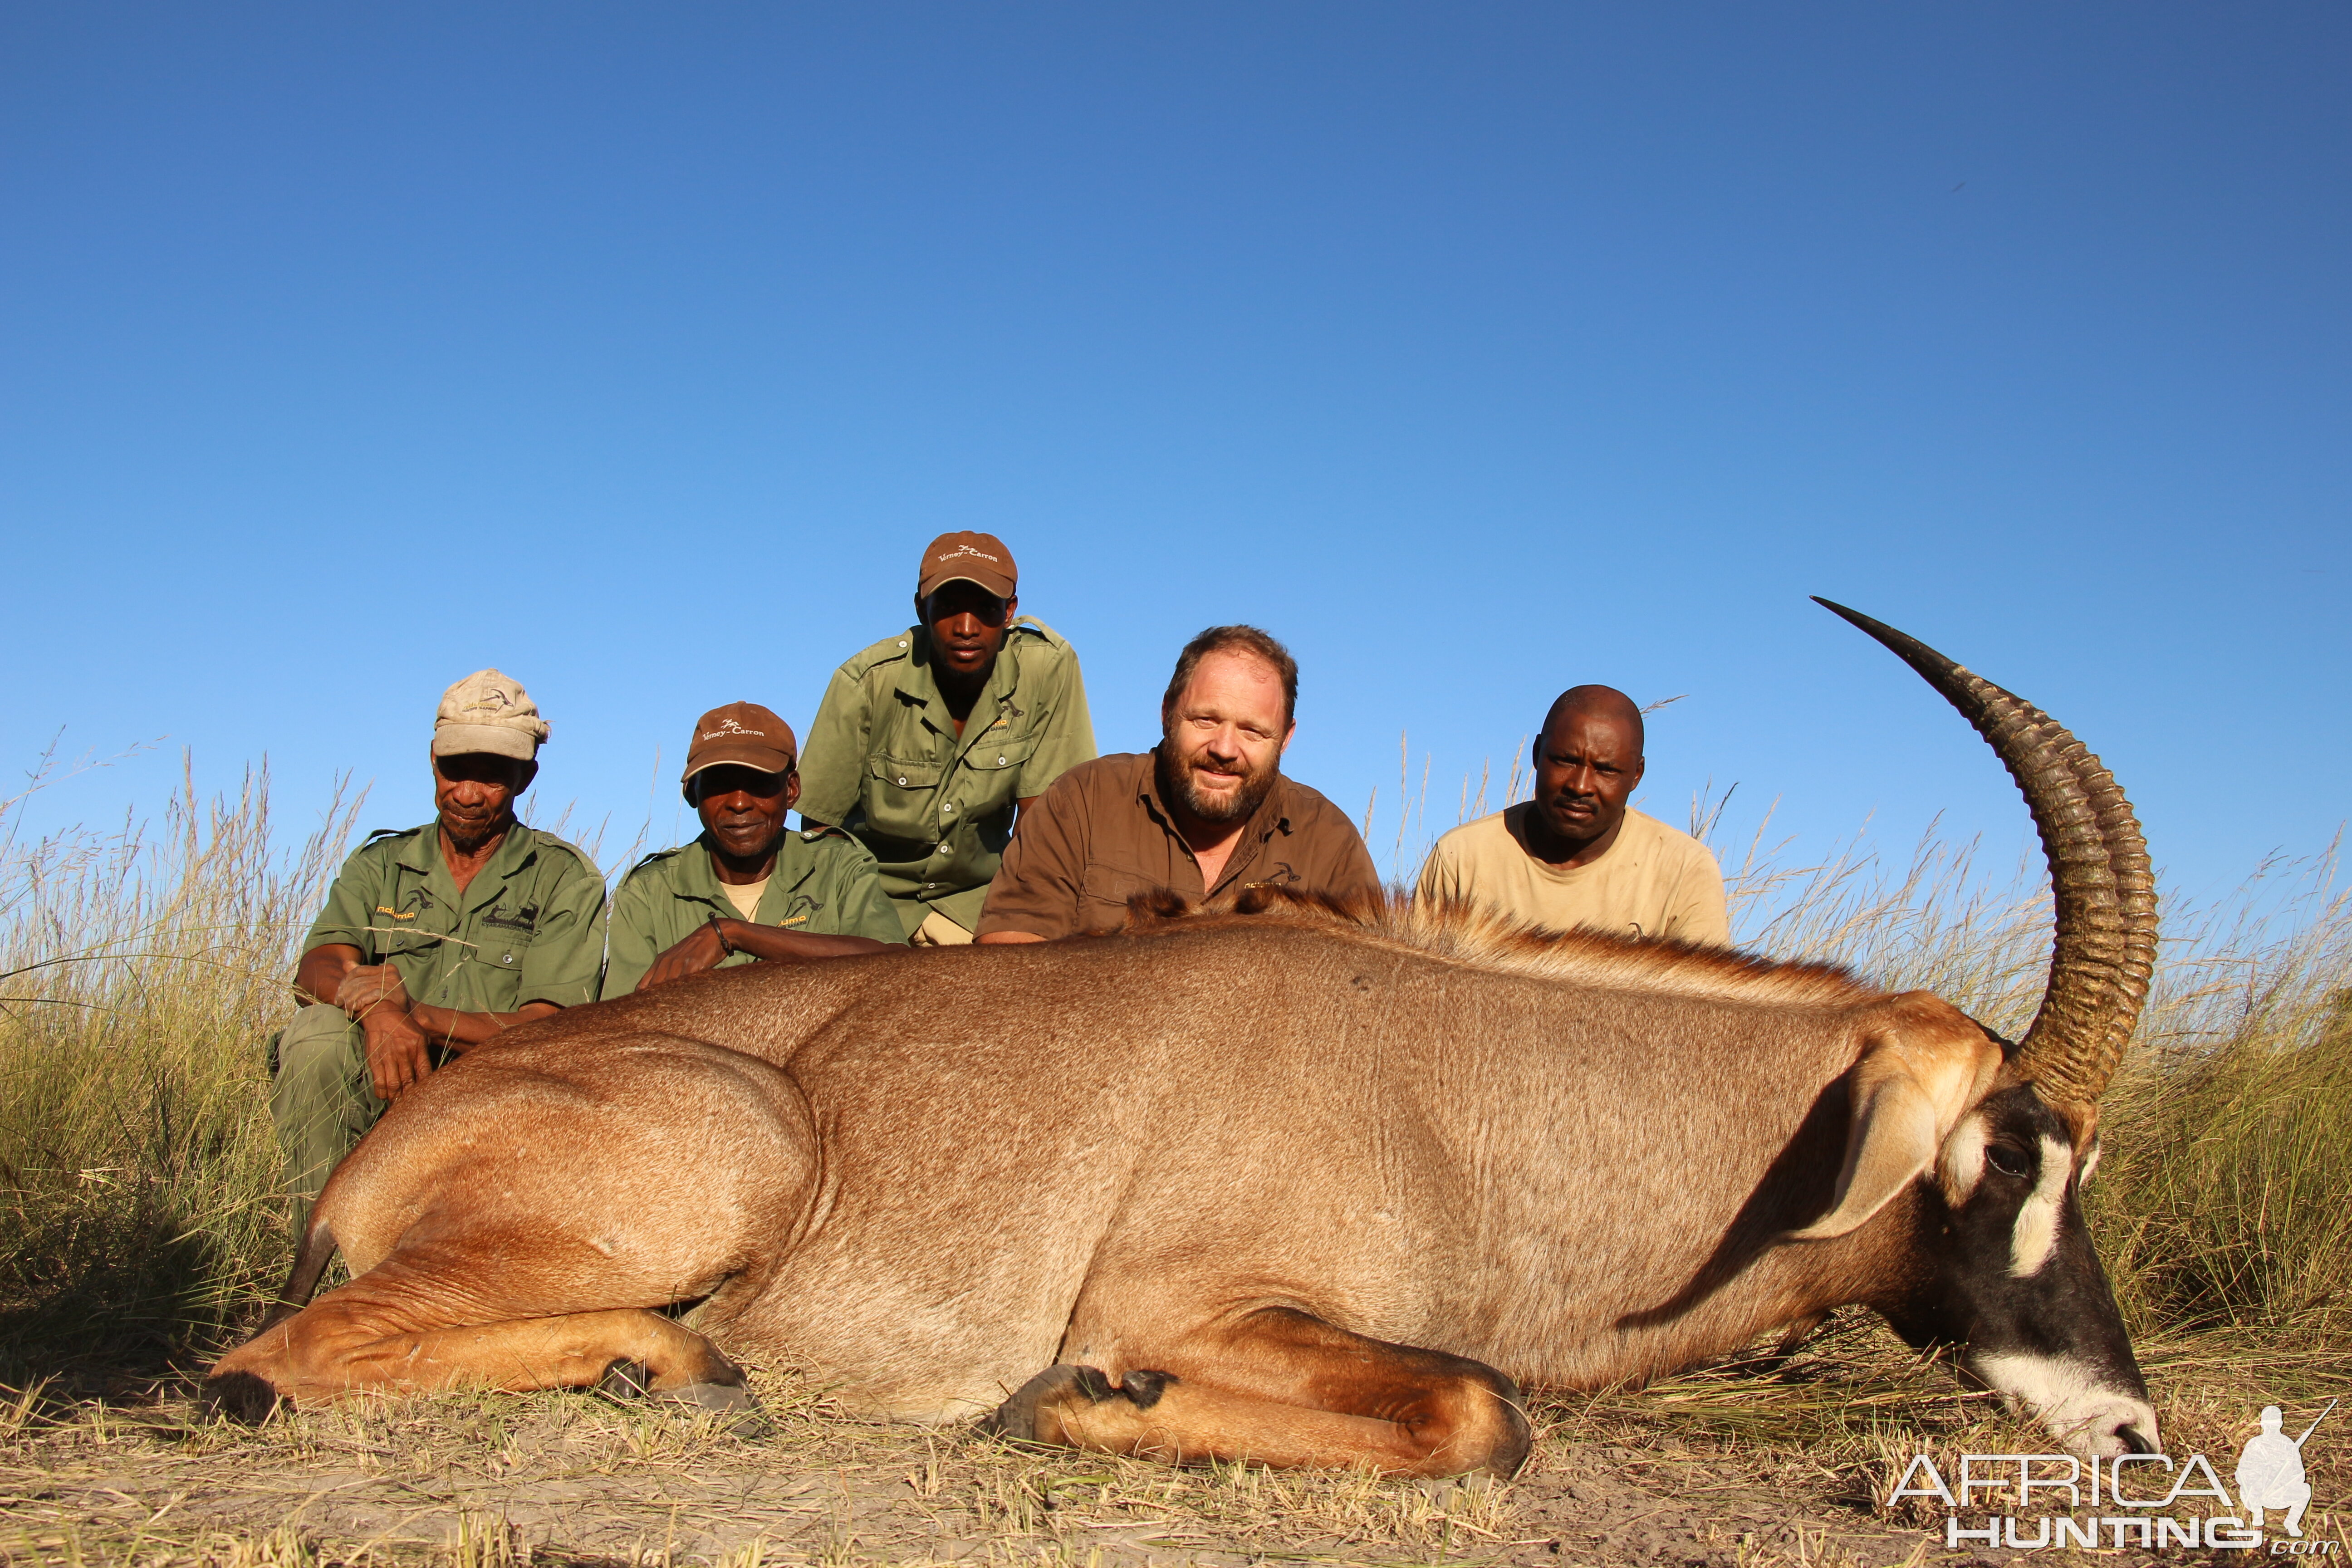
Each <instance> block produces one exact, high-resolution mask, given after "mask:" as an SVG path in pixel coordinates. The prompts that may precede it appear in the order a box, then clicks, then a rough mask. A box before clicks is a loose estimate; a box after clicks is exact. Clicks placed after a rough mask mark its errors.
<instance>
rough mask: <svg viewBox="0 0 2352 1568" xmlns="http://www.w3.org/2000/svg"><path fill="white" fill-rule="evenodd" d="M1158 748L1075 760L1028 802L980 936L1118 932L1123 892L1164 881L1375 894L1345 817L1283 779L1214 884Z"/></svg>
mask: <svg viewBox="0 0 2352 1568" xmlns="http://www.w3.org/2000/svg"><path fill="white" fill-rule="evenodd" d="M1158 756H1159V753H1158V752H1131V753H1129V754H1126V755H1122V756H1109V757H1103V758H1101V759H1099V760H1097V761H1095V762H1091V763H1085V764H1084V765H1082V766H1079V767H1075V768H1072V769H1071V770H1070V771H1069V772H1068V773H1065V774H1063V775H1062V778H1061V780H1060V782H1059V783H1057V784H1055V785H1054V787H1053V788H1052V789H1049V790H1047V791H1046V792H1045V799H1043V800H1041V801H1039V802H1038V803H1037V804H1036V805H1033V806H1031V807H1030V808H1029V810H1028V812H1027V814H1026V815H1024V816H1023V817H1022V819H1021V831H1020V832H1019V833H1018V834H1016V835H1015V836H1014V837H1013V846H1012V847H1011V848H1009V849H1007V850H1006V851H1005V852H1004V869H1003V870H1002V871H1000V872H998V873H997V877H996V881H995V884H994V885H993V886H992V887H991V888H990V889H989V890H988V907H987V909H986V910H984V911H982V915H981V917H980V934H982V935H983V936H985V935H987V934H988V933H989V932H991V931H1027V932H1029V933H1030V934H1031V935H1033V936H1043V937H1056V936H1068V935H1071V934H1072V933H1073V932H1076V931H1112V930H1116V929H1117V928H1118V925H1119V923H1120V922H1121V921H1124V920H1126V918H1127V900H1129V898H1130V897H1131V896H1133V895H1134V894H1137V893H1146V892H1150V891H1152V890H1153V889H1160V888H1166V889H1171V890H1172V891H1174V892H1178V893H1181V894H1182V895H1183V896H1184V897H1186V898H1188V899H1191V900H1194V901H1195V902H1198V901H1199V900H1202V899H1204V898H1207V897H1209V896H1210V895H1211V894H1213V893H1219V892H1223V890H1224V889H1228V888H1236V887H1248V886H1251V885H1254V884H1257V883H1271V884H1273V885H1274V886H1276V887H1283V888H1295V889H1298V890H1299V891H1301V892H1314V893H1329V894H1331V895H1333V896H1334V897H1337V898H1343V899H1346V898H1359V897H1378V896H1379V894H1380V891H1381V876H1380V873H1379V872H1378V871H1376V870H1374V869H1373V868H1372V857H1371V852H1370V850H1368V849H1366V848H1365V847H1364V840H1363V838H1362V837H1361V836H1360V835H1359V834H1358V833H1357V832H1356V825H1355V824H1354V823H1352V822H1350V821H1349V820H1348V816H1347V813H1345V812H1343V811H1341V810H1340V809H1339V807H1338V806H1336V805H1332V804H1331V803H1330V802H1329V801H1328V800H1326V799H1324V798H1323V797H1322V796H1321V795H1318V794H1316V793H1315V791H1313V790H1311V789H1308V788H1307V786H1306V785H1305V784H1299V783H1297V781H1295V780H1292V779H1289V778H1277V779H1276V780H1275V784H1274V788H1273V789H1272V790H1271V791H1269V792H1268V793H1267V795H1266V797H1265V800H1263V801H1261V802H1259V803H1258V808H1257V811H1256V812H1255V814H1254V815H1253V816H1251V817H1250V819H1249V822H1248V823H1247V824H1246V825H1245V826H1244V827H1243V828H1242V836H1241V841H1240V842H1239V843H1237V844H1235V845H1234V849H1233V855H1232V857H1231V858H1228V859H1227V860H1226V861H1225V867H1224V870H1223V873H1222V874H1221V875H1220V876H1219V877H1218V879H1217V885H1216V886H1215V887H1213V888H1209V887H1204V886H1202V878H1201V863H1200V862H1199V861H1198V860H1196V859H1194V858H1192V847H1191V846H1190V845H1188V844H1186V843H1185V842H1184V838H1183V836H1182V835H1181V834H1180V833H1178V832H1177V831H1176V826H1175V822H1174V819H1173V818H1172V817H1171V816H1169V813H1168V807H1167V805H1165V804H1164V803H1163V802H1162V801H1161V799H1160V779H1159V772H1158V769H1157V767H1156V766H1155V765H1154V764H1155V761H1156V759H1157V758H1158Z"/></svg>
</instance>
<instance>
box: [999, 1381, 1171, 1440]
mask: <svg viewBox="0 0 2352 1568" xmlns="http://www.w3.org/2000/svg"><path fill="white" fill-rule="evenodd" d="M1175 1381H1176V1376H1175V1374H1174V1373H1166V1372H1145V1371H1140V1370H1139V1371H1135V1372H1130V1373H1128V1374H1127V1375H1126V1376H1124V1377H1122V1378H1121V1379H1119V1384H1120V1385H1119V1386H1118V1387H1117V1388H1114V1387H1112V1386H1111V1382H1110V1379H1108V1377H1105V1376H1104V1375H1103V1374H1102V1373H1100V1372H1099V1371H1097V1369H1096V1368H1094V1367H1090V1366H1067V1365H1065V1366H1049V1367H1047V1368H1046V1369H1045V1371H1043V1372H1041V1373H1038V1374H1037V1375H1036V1376H1034V1377H1033V1378H1031V1379H1030V1380H1029V1381H1028V1382H1026V1383H1024V1384H1022V1385H1021V1386H1020V1387H1019V1388H1017V1389H1015V1390H1014V1391H1013V1397H1012V1398H1010V1399H1008V1400H1006V1401H1005V1402H1004V1403H1003V1404H1002V1405H998V1406H997V1407H996V1409H995V1410H994V1411H993V1412H992V1413H991V1414H990V1415H988V1416H987V1417H986V1418H985V1419H983V1420H982V1422H981V1424H980V1429H981V1430H982V1431H983V1432H990V1433H993V1434H994V1435H996V1436H1000V1437H1010V1438H1012V1439H1013V1440H1014V1441H1015V1442H1020V1443H1054V1442H1060V1441H1063V1440H1064V1437H1063V1434H1064V1431H1065V1430H1066V1429H1065V1427H1064V1426H1063V1424H1062V1421H1061V1416H1062V1415H1063V1413H1064V1412H1075V1411H1079V1410H1085V1409H1087V1408H1089V1407H1090V1406H1093V1405H1100V1404H1101V1403H1102V1402H1103V1401H1104V1400H1106V1399H1125V1400H1127V1401H1128V1402H1129V1403H1130V1404H1132V1405H1134V1406H1135V1407H1136V1408H1137V1409H1139V1410H1149V1409H1150V1408H1151V1407H1152V1406H1153V1405H1157V1404H1159V1403H1160V1394H1163V1393H1165V1392H1166V1391H1167V1388H1168V1385H1169V1384H1171V1383H1174V1382H1175Z"/></svg>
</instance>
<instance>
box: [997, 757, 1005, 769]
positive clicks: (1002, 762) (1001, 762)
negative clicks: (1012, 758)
mask: <svg viewBox="0 0 2352 1568" xmlns="http://www.w3.org/2000/svg"><path fill="white" fill-rule="evenodd" d="M996 765H997V766H998V767H1000V768H1001V767H1003V765H1004V759H1003V757H999V758H997V759H996Z"/></svg>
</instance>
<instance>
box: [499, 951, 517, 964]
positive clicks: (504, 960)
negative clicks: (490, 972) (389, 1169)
mask: <svg viewBox="0 0 2352 1568" xmlns="http://www.w3.org/2000/svg"><path fill="white" fill-rule="evenodd" d="M513 962H514V954H513V953H511V952H509V953H508V954H507V955H506V956H505V957H504V958H501V959H499V963H513Z"/></svg>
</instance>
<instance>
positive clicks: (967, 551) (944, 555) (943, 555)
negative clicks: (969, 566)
mask: <svg viewBox="0 0 2352 1568" xmlns="http://www.w3.org/2000/svg"><path fill="white" fill-rule="evenodd" d="M959 555H969V556H971V558H972V559H973V560H975V561H1002V560H1003V559H1004V558H1003V556H1001V555H991V554H990V553H989V552H987V551H985V550H974V549H973V548H972V547H971V545H969V544H959V545H957V546H956V547H955V548H954V549H953V550H942V551H940V552H939V553H938V554H937V555H934V556H932V557H931V561H932V563H933V564H935V565H940V566H944V565H946V564H947V563H949V562H950V561H953V560H954V559H955V558H956V557H957V556H959Z"/></svg>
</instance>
